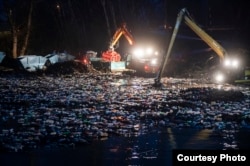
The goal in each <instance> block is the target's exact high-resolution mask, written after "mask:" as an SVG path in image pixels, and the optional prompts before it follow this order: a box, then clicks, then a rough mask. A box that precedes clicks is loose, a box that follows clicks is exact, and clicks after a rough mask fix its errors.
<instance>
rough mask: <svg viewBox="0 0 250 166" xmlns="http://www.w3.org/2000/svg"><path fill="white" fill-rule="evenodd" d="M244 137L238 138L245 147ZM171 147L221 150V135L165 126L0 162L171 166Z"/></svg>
mask: <svg viewBox="0 0 250 166" xmlns="http://www.w3.org/2000/svg"><path fill="white" fill-rule="evenodd" d="M246 133H247V134H248V136H249V131H247V132H246ZM245 136H246V134H245V133H241V134H239V137H238V138H239V139H241V140H239V141H240V142H241V146H242V147H246V145H247V146H248V148H249V145H248V142H247V140H246V138H245ZM244 141H245V142H244ZM172 149H223V138H222V137H221V136H219V135H217V134H215V133H214V132H213V131H212V130H208V129H202V130H200V129H171V128H167V129H165V130H163V131H161V132H159V131H155V132H152V133H150V134H145V135H140V136H138V137H118V136H114V137H110V138H109V139H107V140H103V141H95V142H93V143H91V144H89V145H84V146H82V147H79V148H76V149H68V150H65V149H64V150H51V149H50V150H40V151H36V152H31V153H7V154H1V155H0V165H1V166H5V165H8V166H11V165H32V166H44V165H46V166H50V165H51V166H52V165H53V166H54V165H60V166H68V165H74V166H77V165H81V166H83V165H109V166H111V165H115V166H117V165H153V164H154V165H171V160H172V156H171V155H172V151H171V150H172Z"/></svg>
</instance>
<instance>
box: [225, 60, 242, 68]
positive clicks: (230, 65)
mask: <svg viewBox="0 0 250 166" xmlns="http://www.w3.org/2000/svg"><path fill="white" fill-rule="evenodd" d="M224 66H225V67H227V68H234V69H235V68H238V67H239V61H238V60H237V59H231V58H230V59H225V61H224Z"/></svg>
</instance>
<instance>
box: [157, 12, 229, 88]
mask: <svg viewBox="0 0 250 166" xmlns="http://www.w3.org/2000/svg"><path fill="white" fill-rule="evenodd" d="M183 19H184V21H185V23H186V25H187V26H188V27H189V28H190V29H191V30H193V31H194V32H195V33H196V34H197V35H198V36H199V37H200V38H201V39H202V40H203V41H204V42H205V43H207V44H208V45H209V46H210V47H211V48H212V49H213V50H214V51H215V52H216V53H217V55H218V56H219V57H220V59H221V60H223V59H224V58H225V56H226V55H227V53H226V50H225V49H224V48H223V47H222V46H221V45H220V44H219V43H218V42H216V41H215V40H214V39H213V38H212V37H211V36H209V35H208V34H207V33H206V32H205V31H204V30H202V29H201V28H200V27H199V26H198V25H197V24H196V23H195V22H194V21H193V20H192V19H191V17H190V15H189V13H188V11H187V9H186V8H183V9H181V11H180V12H179V14H178V17H177V20H176V24H175V27H174V31H173V34H172V37H171V39H170V43H169V47H168V50H167V53H166V55H165V56H164V57H163V61H162V64H161V68H160V70H159V72H158V74H157V77H156V78H155V86H160V85H161V82H160V81H161V77H162V72H163V71H164V70H165V66H166V64H167V60H168V58H169V56H170V53H171V51H172V47H173V44H174V41H175V39H176V36H177V33H178V30H179V27H180V24H181V22H182V20H183Z"/></svg>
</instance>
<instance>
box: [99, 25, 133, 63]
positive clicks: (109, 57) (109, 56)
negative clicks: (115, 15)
mask: <svg viewBox="0 0 250 166" xmlns="http://www.w3.org/2000/svg"><path fill="white" fill-rule="evenodd" d="M122 35H124V36H125V37H126V39H127V40H128V42H129V44H130V45H133V44H134V39H133V37H132V35H131V34H130V33H129V31H128V30H127V28H126V24H125V23H123V24H122V26H121V27H120V28H118V29H117V30H116V32H115V34H114V36H113V38H112V40H111V42H110V46H109V49H108V50H107V51H105V52H103V53H102V59H103V60H105V61H112V62H119V61H121V55H120V54H119V53H117V52H116V51H115V48H114V46H115V44H116V43H117V42H118V40H119V39H120V37H121V36H122Z"/></svg>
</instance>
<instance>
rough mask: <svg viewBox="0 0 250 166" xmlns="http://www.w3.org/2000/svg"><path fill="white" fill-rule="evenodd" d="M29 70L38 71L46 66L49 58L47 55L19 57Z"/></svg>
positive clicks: (24, 66)
mask: <svg viewBox="0 0 250 166" xmlns="http://www.w3.org/2000/svg"><path fill="white" fill-rule="evenodd" d="M17 59H18V60H19V62H20V63H21V64H22V66H23V68H24V69H25V70H27V71H37V70H41V69H45V68H46V62H48V61H49V60H48V59H47V58H46V57H43V56H39V55H24V56H19V57H18V58H17Z"/></svg>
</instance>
